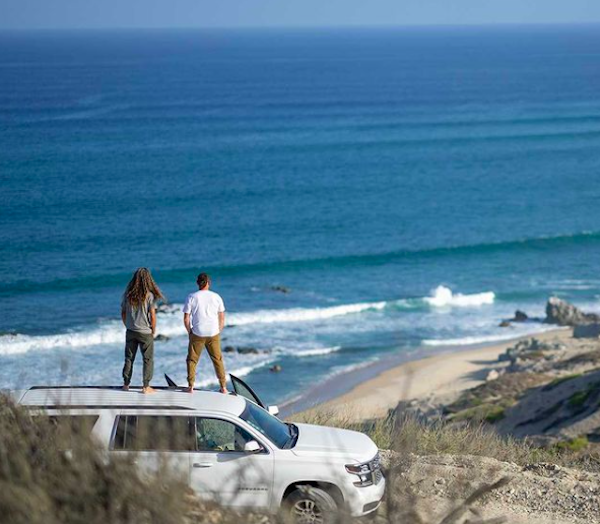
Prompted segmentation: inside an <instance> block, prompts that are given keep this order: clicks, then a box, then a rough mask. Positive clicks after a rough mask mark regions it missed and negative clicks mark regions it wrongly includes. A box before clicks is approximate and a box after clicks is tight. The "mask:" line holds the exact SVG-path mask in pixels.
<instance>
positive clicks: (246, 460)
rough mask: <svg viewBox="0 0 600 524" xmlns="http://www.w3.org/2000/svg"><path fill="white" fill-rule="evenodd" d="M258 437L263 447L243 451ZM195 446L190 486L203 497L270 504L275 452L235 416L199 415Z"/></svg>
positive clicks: (258, 505) (232, 502) (224, 501)
mask: <svg viewBox="0 0 600 524" xmlns="http://www.w3.org/2000/svg"><path fill="white" fill-rule="evenodd" d="M250 441H257V442H258V443H259V445H260V450H258V451H255V452H248V451H244V445H245V444H246V443H247V442H250ZM196 447H197V451H196V452H194V453H192V455H191V464H190V466H191V467H190V486H191V488H192V489H193V490H194V491H196V493H198V494H199V495H200V496H201V497H203V498H206V499H209V500H214V501H216V502H219V503H220V504H223V505H225V506H233V507H249V508H268V507H269V505H270V502H271V496H272V491H273V463H274V461H273V452H272V450H270V449H269V447H267V446H266V445H265V444H264V441H263V440H262V439H258V438H257V437H256V436H255V435H253V434H251V433H250V432H249V431H247V430H246V429H244V428H242V427H241V426H240V425H239V424H237V423H235V422H234V421H232V420H227V419H225V418H219V417H212V416H206V417H204V416H198V417H196Z"/></svg>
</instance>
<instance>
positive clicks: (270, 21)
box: [0, 0, 600, 29]
mask: <svg viewBox="0 0 600 524" xmlns="http://www.w3.org/2000/svg"><path fill="white" fill-rule="evenodd" d="M590 22H600V0H0V28H3V29H40V28H52V29H84V28H158V27H165V28H182V27H307V26H308V27H320V26H326V27H332V26H333V27H336V26H377V25H393V26H402V25H438V24H451V25H463V24H507V23H508V24H540V23H541V24H557V23H590Z"/></svg>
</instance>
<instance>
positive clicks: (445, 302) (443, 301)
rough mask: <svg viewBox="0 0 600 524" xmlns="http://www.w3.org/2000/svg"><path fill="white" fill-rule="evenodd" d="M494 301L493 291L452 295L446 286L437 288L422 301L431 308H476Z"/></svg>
mask: <svg viewBox="0 0 600 524" xmlns="http://www.w3.org/2000/svg"><path fill="white" fill-rule="evenodd" d="M495 299H496V295H495V294H494V292H493V291H486V292H484V293H475V294H472V295H463V294H461V293H453V292H452V290H451V289H450V288H448V287H446V286H438V287H437V288H436V289H435V290H434V291H433V292H432V296H430V297H425V298H424V299H423V300H424V301H425V302H426V303H427V304H429V305H430V306H433V307H452V306H456V307H477V306H483V305H484V304H493V303H494V300H495Z"/></svg>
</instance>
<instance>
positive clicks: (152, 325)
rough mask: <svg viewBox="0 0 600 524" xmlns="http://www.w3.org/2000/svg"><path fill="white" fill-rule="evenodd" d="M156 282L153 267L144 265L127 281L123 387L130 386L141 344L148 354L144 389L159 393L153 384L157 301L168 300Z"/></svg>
mask: <svg viewBox="0 0 600 524" xmlns="http://www.w3.org/2000/svg"><path fill="white" fill-rule="evenodd" d="M164 298H165V297H164V296H163V294H162V293H161V291H160V289H159V287H158V286H157V285H156V282H154V279H153V278H152V274H151V273H150V270H149V269H147V268H145V267H141V268H139V269H137V270H136V272H135V273H134V274H133V278H132V279H131V280H130V281H129V284H127V288H126V289H125V293H124V294H123V300H122V301H121V319H122V320H123V324H125V327H126V328H127V333H126V335H125V365H124V366H123V389H124V390H126V391H127V390H129V384H130V383H131V375H132V374H133V362H134V360H135V355H136V353H137V350H138V347H139V348H141V350H142V356H143V358H144V372H143V373H144V379H143V389H142V392H143V393H155V392H156V390H155V389H153V388H152V387H150V381H151V380H152V374H153V373H154V332H155V331H156V301H157V300H159V299H163V300H164Z"/></svg>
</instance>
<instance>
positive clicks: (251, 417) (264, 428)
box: [240, 402, 291, 449]
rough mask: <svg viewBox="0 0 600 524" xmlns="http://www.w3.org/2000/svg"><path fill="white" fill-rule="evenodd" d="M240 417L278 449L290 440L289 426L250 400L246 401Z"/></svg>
mask: <svg viewBox="0 0 600 524" xmlns="http://www.w3.org/2000/svg"><path fill="white" fill-rule="evenodd" d="M240 418H241V419H242V420H245V421H246V422H247V423H248V424H250V425H251V426H252V427H253V428H254V429H256V430H257V431H260V432H261V433H262V434H263V435H265V436H266V437H268V438H269V440H270V441H271V442H273V443H274V444H275V445H276V446H277V447H278V448H280V449H282V448H285V447H286V445H287V444H288V442H289V441H290V438H291V435H290V429H289V427H288V426H287V425H286V424H284V423H283V422H281V420H279V419H278V418H277V417H274V416H273V415H271V414H269V413H268V412H267V411H265V410H264V409H263V408H260V407H258V406H257V405H256V404H254V403H252V402H246V409H245V410H244V412H243V413H242V414H241V415H240Z"/></svg>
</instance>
